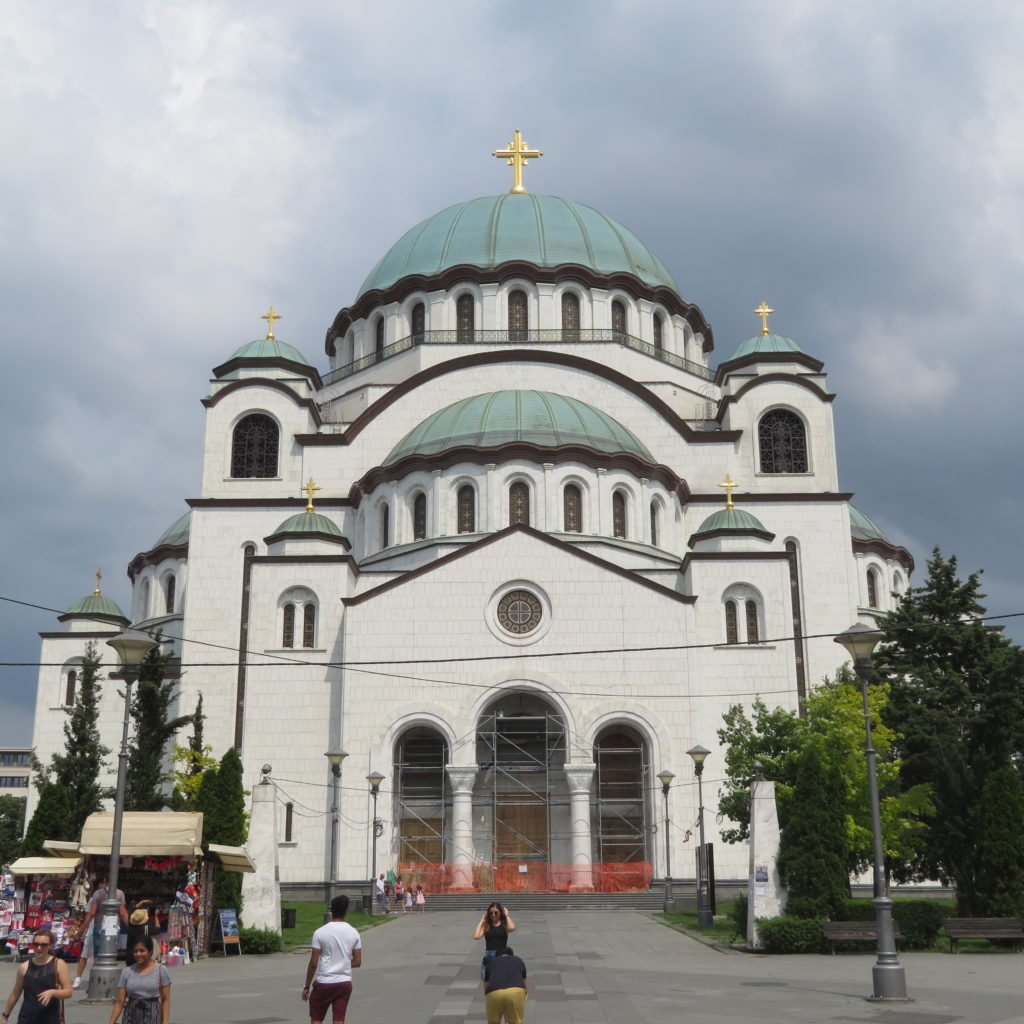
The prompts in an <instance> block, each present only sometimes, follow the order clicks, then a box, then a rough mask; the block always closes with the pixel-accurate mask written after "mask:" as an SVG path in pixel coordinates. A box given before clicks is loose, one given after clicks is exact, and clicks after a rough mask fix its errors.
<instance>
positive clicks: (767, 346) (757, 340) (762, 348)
mask: <svg viewBox="0 0 1024 1024" xmlns="http://www.w3.org/2000/svg"><path fill="white" fill-rule="evenodd" d="M766 352H772V353H779V352H782V353H786V352H796V353H799V354H800V355H804V356H805V355H807V353H806V352H805V351H804V350H803V349H802V348H801V347H800V346H799V345H798V344H797V343H796V342H795V341H793V340H792V339H791V338H784V337H782V335H781V334H758V335H757V336H755V337H753V338H748V339H747V340H746V341H745V342H743V344H742V345H740V347H739V348H738V349H736V351H735V352H733V354H732V355H731V356H729V358H728V359H727V360H726V362H732V360H733V359H742V358H743V357H744V356H753V355H760V354H763V353H766Z"/></svg>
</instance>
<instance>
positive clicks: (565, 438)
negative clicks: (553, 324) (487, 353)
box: [384, 391, 654, 466]
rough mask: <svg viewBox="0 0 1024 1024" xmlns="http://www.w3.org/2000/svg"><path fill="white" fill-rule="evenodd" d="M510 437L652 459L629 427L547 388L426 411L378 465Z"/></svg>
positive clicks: (549, 445) (504, 393) (499, 394)
mask: <svg viewBox="0 0 1024 1024" xmlns="http://www.w3.org/2000/svg"><path fill="white" fill-rule="evenodd" d="M515 441H522V442H527V443H529V444H536V445H541V446H542V447H545V448H557V447H558V446H560V445H564V444H578V445H583V446H584V447H586V448H591V449H593V450H594V451H598V452H607V453H608V454H611V453H613V452H627V453H629V454H630V455H635V456H636V457H637V458H639V459H642V460H643V461H644V462H647V463H651V464H652V465H653V464H654V456H653V455H651V453H650V452H649V451H648V450H647V449H646V448H645V447H644V445H643V444H641V443H640V441H639V440H638V439H637V437H636V435H635V434H633V432H632V431H631V430H628V429H627V428H626V427H624V426H623V425H622V424H621V423H619V421H618V420H615V419H612V417H611V416H609V415H608V414H607V413H604V412H601V410H600V409H595V408H594V407H593V406H591V405H587V404H586V402H580V401H577V400H576V399H575V398H569V397H567V396H566V395H555V394H552V393H551V392H550V391H492V392H490V393H489V394H486V395H474V396H473V397H472V398H464V399H463V400H462V401H461V402H456V403H455V404H454V405H449V406H448V407H447V408H445V409H441V410H440V411H439V412H435V413H434V414H433V415H432V416H428V417H427V418H426V419H425V420H424V421H423V422H422V423H421V424H420V425H419V426H418V427H416V429H415V430H411V431H410V432H409V433H408V434H406V435H405V437H404V438H402V440H401V441H399V442H398V444H397V445H395V447H394V448H393V449H392V451H391V454H390V455H389V456H388V457H387V458H386V459H385V460H384V465H385V466H387V465H390V464H391V463H393V462H397V461H398V460H399V459H402V458H405V457H406V456H407V455H435V454H437V453H438V452H443V451H447V450H448V449H450V448H458V447H461V446H462V445H472V446H474V447H480V448H497V447H498V446H499V445H503V444H509V443H512V442H515Z"/></svg>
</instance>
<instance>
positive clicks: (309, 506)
mask: <svg viewBox="0 0 1024 1024" xmlns="http://www.w3.org/2000/svg"><path fill="white" fill-rule="evenodd" d="M302 489H303V490H304V491H305V492H306V511H307V512H312V511H313V495H314V494H316V492H317V491H319V490H320V488H319V487H317V485H316V484H315V483H313V478H312V477H310V478H309V482H308V483H307V484H306V486H305V487H303V488H302Z"/></svg>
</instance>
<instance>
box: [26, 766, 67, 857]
mask: <svg viewBox="0 0 1024 1024" xmlns="http://www.w3.org/2000/svg"><path fill="white" fill-rule="evenodd" d="M70 813H71V808H70V806H69V804H68V794H67V792H66V791H65V789H64V787H63V786H61V785H59V784H58V783H56V782H46V783H43V785H42V787H41V788H40V790H39V803H37V804H36V809H35V810H34V811H33V812H32V819H31V820H30V821H29V823H28V828H27V829H26V830H25V838H24V840H23V841H22V844H21V855H22V856H23V857H42V856H43V855H44V854H45V853H46V851H45V850H44V849H43V843H44V842H45V841H46V840H47V839H64V840H67V839H71V838H72V837H71V834H70V832H69V830H68V819H69V817H70Z"/></svg>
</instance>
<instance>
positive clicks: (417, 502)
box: [412, 493, 427, 540]
mask: <svg viewBox="0 0 1024 1024" xmlns="http://www.w3.org/2000/svg"><path fill="white" fill-rule="evenodd" d="M412 536H413V540H424V539H425V538H426V536H427V496H426V495H425V494H423V493H420V494H417V495H416V497H415V498H414V499H413V503H412Z"/></svg>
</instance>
